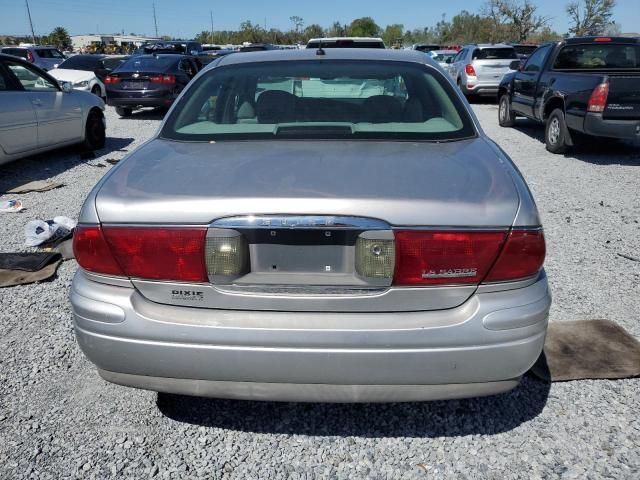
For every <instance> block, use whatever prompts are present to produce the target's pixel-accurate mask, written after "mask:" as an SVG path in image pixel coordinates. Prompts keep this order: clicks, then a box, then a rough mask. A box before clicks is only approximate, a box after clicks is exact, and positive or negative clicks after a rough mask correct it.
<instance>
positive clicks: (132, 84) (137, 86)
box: [122, 81, 147, 90]
mask: <svg viewBox="0 0 640 480" xmlns="http://www.w3.org/2000/svg"><path fill="white" fill-rule="evenodd" d="M146 83H147V82H143V81H129V82H122V87H123V88H125V89H131V90H142V89H143V88H145V87H146Z"/></svg>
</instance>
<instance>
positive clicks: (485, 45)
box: [466, 43, 513, 49]
mask: <svg viewBox="0 0 640 480" xmlns="http://www.w3.org/2000/svg"><path fill="white" fill-rule="evenodd" d="M466 46H467V47H476V48H480V49H483V48H513V45H507V44H506V43H476V44H471V45H466Z"/></svg>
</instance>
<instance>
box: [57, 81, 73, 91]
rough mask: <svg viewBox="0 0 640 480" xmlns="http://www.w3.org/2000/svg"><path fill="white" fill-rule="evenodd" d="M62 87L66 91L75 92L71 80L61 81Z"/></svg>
mask: <svg viewBox="0 0 640 480" xmlns="http://www.w3.org/2000/svg"><path fill="white" fill-rule="evenodd" d="M60 88H61V89H62V91H63V92H64V93H71V92H73V85H72V84H71V82H60Z"/></svg>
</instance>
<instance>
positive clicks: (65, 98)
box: [6, 61, 83, 148]
mask: <svg viewBox="0 0 640 480" xmlns="http://www.w3.org/2000/svg"><path fill="white" fill-rule="evenodd" d="M6 65H7V67H8V69H9V70H10V71H11V72H12V73H13V74H14V75H15V77H16V78H17V79H18V81H19V82H20V84H21V85H22V88H23V89H24V90H25V91H26V95H27V97H28V98H29V100H30V101H31V104H32V105H33V108H35V111H36V118H37V121H38V148H43V147H49V146H52V145H57V144H63V143H69V142H72V141H80V140H81V139H82V126H83V125H82V109H81V108H80V104H79V102H78V100H77V98H76V96H75V95H73V94H72V93H69V94H67V93H64V92H62V91H61V90H60V88H59V87H58V85H57V84H56V83H55V80H54V79H52V78H51V77H48V76H46V77H45V76H44V75H42V74H41V73H40V72H38V71H37V70H36V69H34V68H32V67H30V66H27V65H24V64H22V63H18V62H12V61H7V62H6Z"/></svg>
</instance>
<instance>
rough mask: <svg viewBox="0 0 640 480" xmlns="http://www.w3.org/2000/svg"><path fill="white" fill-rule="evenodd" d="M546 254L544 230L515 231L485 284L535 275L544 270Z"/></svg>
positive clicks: (510, 234)
mask: <svg viewBox="0 0 640 480" xmlns="http://www.w3.org/2000/svg"><path fill="white" fill-rule="evenodd" d="M545 253H546V248H545V243H544V233H543V232H542V230H513V231H511V233H509V237H508V238H507V243H506V244H505V246H504V248H503V249H502V252H500V256H499V257H498V260H497V261H496V263H495V265H494V266H493V268H492V269H491V272H489V275H488V276H487V278H485V282H505V281H510V280H518V279H521V278H526V277H530V276H532V275H535V274H536V273H538V272H539V271H540V269H541V268H542V264H543V263H544V257H545Z"/></svg>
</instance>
